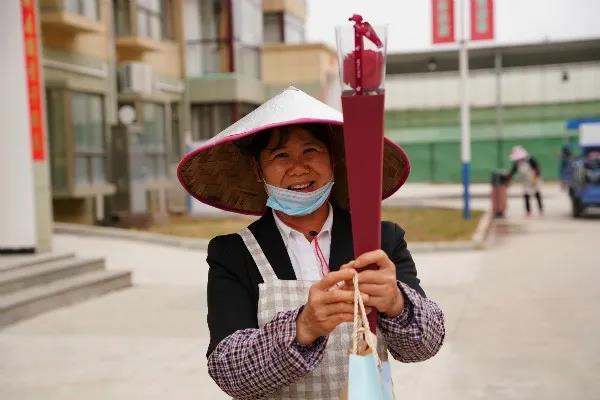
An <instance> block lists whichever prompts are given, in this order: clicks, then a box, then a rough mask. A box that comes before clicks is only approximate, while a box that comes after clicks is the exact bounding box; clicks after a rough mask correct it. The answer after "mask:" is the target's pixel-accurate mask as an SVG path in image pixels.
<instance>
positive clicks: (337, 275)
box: [313, 268, 356, 290]
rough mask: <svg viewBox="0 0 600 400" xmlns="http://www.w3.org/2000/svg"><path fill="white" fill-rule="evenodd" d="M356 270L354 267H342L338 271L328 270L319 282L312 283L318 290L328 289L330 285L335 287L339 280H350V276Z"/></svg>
mask: <svg viewBox="0 0 600 400" xmlns="http://www.w3.org/2000/svg"><path fill="white" fill-rule="evenodd" d="M355 273H356V271H354V269H349V268H346V269H343V270H339V271H334V272H330V273H328V274H327V275H325V276H324V277H323V278H322V279H321V280H320V281H319V282H317V283H315V284H314V285H313V287H314V288H317V289H320V290H328V289H330V288H332V287H335V286H336V285H337V284H338V283H339V282H343V281H347V280H352V277H353V276H354V274H355Z"/></svg>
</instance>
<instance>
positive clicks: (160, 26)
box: [39, 0, 339, 225]
mask: <svg viewBox="0 0 600 400" xmlns="http://www.w3.org/2000/svg"><path fill="white" fill-rule="evenodd" d="M39 10H40V15H41V28H42V45H43V54H44V57H43V72H44V77H45V79H44V81H45V94H46V102H47V111H48V112H47V121H48V138H49V150H50V151H49V153H50V166H51V168H50V169H51V177H52V199H53V200H52V204H53V210H54V218H55V220H58V221H65V222H78V223H88V224H91V223H103V224H104V223H106V224H115V223H116V224H123V225H128V223H127V221H128V220H129V221H132V220H134V219H135V218H133V217H132V216H135V215H140V216H144V215H145V216H147V217H148V218H150V217H151V216H154V217H159V216H164V215H166V214H167V213H168V212H185V211H186V210H187V207H188V202H187V200H188V199H187V197H186V195H185V193H184V192H183V190H182V189H181V188H180V187H179V185H178V183H177V179H176V176H175V170H176V166H177V162H178V161H179V159H180V158H181V156H182V154H183V153H184V152H185V151H186V150H188V149H189V147H190V146H192V145H194V144H195V143H197V142H199V141H204V140H207V139H209V138H210V137H212V136H213V135H215V134H216V133H218V132H219V131H221V130H223V129H224V128H225V127H227V126H228V125H230V124H232V123H233V122H235V121H236V120H238V119H239V118H241V117H243V116H244V115H246V114H247V113H249V112H250V111H252V110H253V109H254V108H256V107H257V106H258V105H260V104H261V103H262V102H264V101H265V100H266V99H267V98H269V97H271V96H272V95H274V94H276V93H277V92H279V91H281V90H282V89H284V88H285V87H287V86H289V85H295V86H297V87H299V88H300V89H303V90H305V91H307V92H309V93H310V94H312V95H313V96H315V97H318V98H320V99H322V100H324V101H326V102H329V103H332V104H334V105H335V104H336V102H339V99H338V97H339V96H338V95H336V92H335V88H337V86H338V84H337V68H336V59H335V53H334V51H333V50H332V49H330V48H327V47H326V46H325V45H322V44H309V43H305V40H304V39H305V35H304V20H305V16H306V5H305V1H304V0H264V1H261V0H39ZM142 219H143V218H142Z"/></svg>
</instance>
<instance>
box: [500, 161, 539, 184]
mask: <svg viewBox="0 0 600 400" xmlns="http://www.w3.org/2000/svg"><path fill="white" fill-rule="evenodd" d="M527 162H528V163H529V165H530V166H531V168H532V169H533V171H534V172H535V176H540V175H541V173H542V171H541V169H540V164H539V163H538V162H537V160H536V159H535V158H533V157H531V156H529V157H528V158H527ZM518 170H519V162H518V161H513V163H512V168H511V169H510V172H509V173H508V179H509V180H510V179H512V177H513V176H514V175H515V174H516V173H517V171H518Z"/></svg>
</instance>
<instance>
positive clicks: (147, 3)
mask: <svg viewBox="0 0 600 400" xmlns="http://www.w3.org/2000/svg"><path fill="white" fill-rule="evenodd" d="M39 6H40V13H41V21H42V41H43V51H44V60H43V66H44V76H45V88H46V103H47V110H48V116H47V120H48V130H49V132H48V133H49V135H48V136H49V141H50V161H51V176H52V191H53V205H54V216H55V219H57V220H59V221H69V222H82V223H94V222H99V221H106V220H108V219H110V218H112V217H114V215H116V214H118V213H120V212H121V211H123V212H125V211H127V210H128V209H129V208H130V204H131V203H135V205H136V207H137V210H136V211H140V212H162V213H164V212H166V209H167V201H166V197H167V188H168V187H169V185H170V181H172V179H169V177H170V176H171V175H172V170H173V165H174V164H175V163H176V162H177V160H178V159H179V157H180V155H181V151H182V142H181V140H182V139H181V137H182V129H183V127H182V126H181V124H180V122H179V121H181V119H182V117H183V114H182V110H183V108H184V107H183V102H184V85H183V76H184V61H183V60H184V49H183V35H182V30H181V26H182V24H181V11H182V8H181V2H180V1H176V0H130V1H127V0H112V1H111V0H40V3H39ZM123 132H127V133H128V134H129V135H130V136H131V138H130V140H128V141H126V142H125V143H124V145H127V146H128V147H132V149H131V151H125V152H121V153H120V154H117V153H116V152H115V151H113V150H114V146H115V143H114V142H115V140H114V139H115V137H118V136H119V135H123V134H124V133H123ZM134 139H135V140H134ZM129 153H135V154H136V157H134V158H135V159H133V160H132V159H131V157H130V154H129ZM134 161H135V168H131V170H130V169H129V168H126V167H128V166H131V167H134V166H133V165H130V164H131V163H132V162H134ZM134 175H135V176H134ZM132 197H133V198H135V199H136V201H133V200H131V198H132Z"/></svg>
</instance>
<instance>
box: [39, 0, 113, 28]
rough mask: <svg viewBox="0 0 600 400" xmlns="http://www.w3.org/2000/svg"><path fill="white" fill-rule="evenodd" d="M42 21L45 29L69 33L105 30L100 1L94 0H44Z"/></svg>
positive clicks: (41, 6) (41, 7)
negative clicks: (99, 6) (99, 5)
mask: <svg viewBox="0 0 600 400" xmlns="http://www.w3.org/2000/svg"><path fill="white" fill-rule="evenodd" d="M40 9H41V23H42V27H43V29H44V30H46V31H47V30H55V31H61V32H64V33H68V34H72V35H73V34H79V33H103V32H104V31H105V28H104V25H103V24H102V19H101V18H100V9H99V8H98V2H97V1H94V0H63V1H61V0H45V1H44V0H42V1H40Z"/></svg>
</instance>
